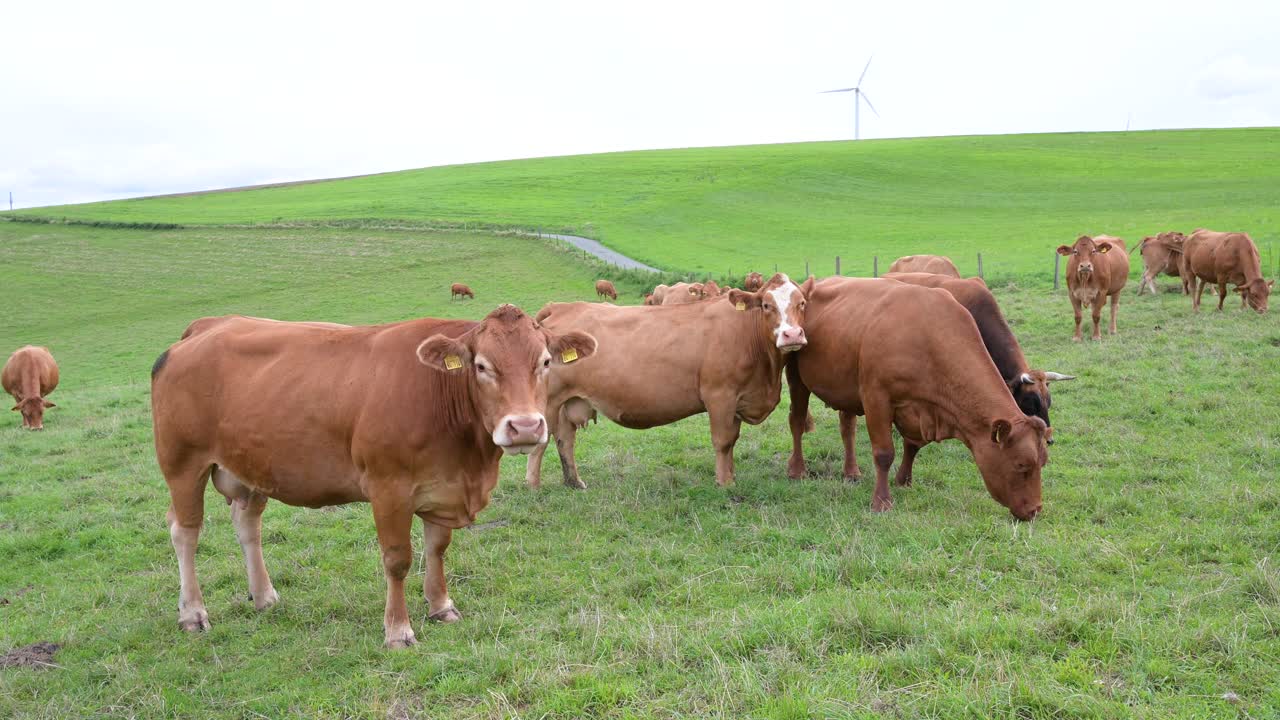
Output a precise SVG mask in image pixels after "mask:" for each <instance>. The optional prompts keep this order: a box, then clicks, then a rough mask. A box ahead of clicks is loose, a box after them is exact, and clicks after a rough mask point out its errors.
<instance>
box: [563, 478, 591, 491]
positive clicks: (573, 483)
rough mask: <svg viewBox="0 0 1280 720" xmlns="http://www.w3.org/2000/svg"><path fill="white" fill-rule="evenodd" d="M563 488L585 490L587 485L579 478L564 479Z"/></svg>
mask: <svg viewBox="0 0 1280 720" xmlns="http://www.w3.org/2000/svg"><path fill="white" fill-rule="evenodd" d="M564 484H565V487H571V488H573V489H574V490H586V489H587V484H586V483H584V482H582V479H581V478H565V481H564Z"/></svg>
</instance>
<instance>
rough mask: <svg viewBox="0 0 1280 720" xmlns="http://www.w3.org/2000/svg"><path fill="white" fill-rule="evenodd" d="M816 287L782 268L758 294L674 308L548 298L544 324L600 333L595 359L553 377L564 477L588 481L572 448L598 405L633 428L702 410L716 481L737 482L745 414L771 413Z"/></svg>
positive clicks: (537, 470) (574, 483) (536, 469)
mask: <svg viewBox="0 0 1280 720" xmlns="http://www.w3.org/2000/svg"><path fill="white" fill-rule="evenodd" d="M812 287H813V278H812V277H811V278H809V280H807V281H806V282H805V283H804V284H803V285H801V286H799V287H797V286H796V284H795V283H793V282H791V280H790V279H789V278H788V277H787V276H786V275H782V274H778V275H775V276H774V277H773V279H772V280H770V281H769V283H767V284H766V285H765V287H763V288H762V289H760V290H759V291H757V292H754V293H748V292H744V291H742V290H737V289H731V290H729V292H728V294H727V295H725V296H723V297H721V298H720V299H718V300H709V301H707V302H700V303H689V304H685V305H677V306H674V307H673V306H662V307H654V308H645V307H615V306H612V305H601V304H597V303H552V304H550V305H547V306H546V307H544V308H543V309H542V311H541V312H539V313H538V318H537V319H538V322H539V323H540V324H541V325H542V326H543V327H545V328H547V329H548V330H550V331H552V332H564V331H566V330H567V329H569V328H574V329H579V330H583V331H586V332H589V333H591V334H592V335H594V336H595V337H597V338H599V340H600V353H599V356H598V357H597V358H596V360H595V361H594V362H592V363H591V364H590V365H576V364H575V365H571V366H569V367H566V368H564V370H563V371H562V372H558V373H556V374H555V375H554V376H553V377H552V379H551V388H550V390H549V393H548V396H547V418H548V419H549V422H551V424H552V426H551V433H552V434H553V435H555V439H556V448H557V450H558V451H559V453H560V466H561V469H562V470H563V472H564V482H565V484H566V485H568V486H570V487H576V488H585V487H586V485H585V484H583V482H582V480H581V478H579V477H578V467H577V464H576V462H575V461H574V456H573V448H574V443H575V439H576V433H577V430H578V428H580V427H582V426H584V425H585V424H586V423H587V421H588V420H589V419H591V418H592V417H594V416H595V413H596V411H599V412H601V413H603V414H604V415H606V416H607V417H608V418H609V419H611V420H613V421H614V422H616V423H618V424H619V425H622V426H623V427H628V428H633V429H645V428H651V427H656V426H658V425H667V424H669V423H673V422H675V421H677V420H680V419H682V418H686V417H689V416H690V415H695V414H697V413H701V412H705V413H707V414H708V415H709V416H710V420H711V442H712V445H713V446H714V447H715V452H716V482H718V483H720V484H721V485H728V484H729V483H731V482H733V446H734V444H735V443H736V442H737V440H738V433H739V431H740V429H741V426H742V422H743V421H746V422H747V423H750V424H752V425H755V424H758V423H760V422H763V421H764V419H765V418H767V417H768V416H769V413H771V412H773V409H774V408H775V407H776V406H777V405H778V399H779V397H780V393H781V392H782V377H781V376H782V364H783V356H784V353H787V352H791V351H794V350H796V349H798V348H801V347H804V344H805V333H804V329H803V323H804V313H805V302H806V300H805V296H806V295H807V294H808V291H809V289H810V288H812ZM693 338H696V339H697V341H696V342H690V340H691V339H693ZM544 450H545V448H538V449H537V450H536V451H535V452H534V453H533V454H532V455H530V457H529V465H528V468H527V471H526V479H527V481H528V483H529V485H530V486H531V487H535V488H536V487H538V486H539V485H540V484H541V482H542V479H541V472H542V454H543V451H544Z"/></svg>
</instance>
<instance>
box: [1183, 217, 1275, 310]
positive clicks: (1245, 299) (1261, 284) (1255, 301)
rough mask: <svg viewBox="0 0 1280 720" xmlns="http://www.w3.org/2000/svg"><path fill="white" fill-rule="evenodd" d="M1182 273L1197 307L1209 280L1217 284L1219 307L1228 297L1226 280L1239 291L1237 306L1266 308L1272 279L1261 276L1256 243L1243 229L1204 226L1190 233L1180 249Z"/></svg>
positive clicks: (1257, 308) (1196, 307)
mask: <svg viewBox="0 0 1280 720" xmlns="http://www.w3.org/2000/svg"><path fill="white" fill-rule="evenodd" d="M1181 269H1182V274H1183V276H1184V277H1186V278H1187V280H1188V282H1189V283H1190V284H1191V286H1192V287H1191V288H1190V292H1191V293H1192V307H1193V308H1195V309H1196V310H1199V309H1200V298H1201V296H1202V295H1204V287H1205V285H1206V284H1208V283H1214V284H1216V285H1217V286H1218V309H1219V310H1221V309H1222V303H1223V302H1224V301H1225V300H1226V299H1227V283H1231V284H1232V285H1235V286H1236V290H1235V291H1236V292H1238V293H1240V295H1241V298H1240V307H1244V306H1245V305H1246V304H1247V305H1248V306H1249V307H1251V308H1253V309H1254V310H1256V311H1258V312H1260V313H1264V312H1266V311H1267V298H1268V297H1270V295H1271V287H1272V286H1273V285H1275V282H1276V281H1275V280H1272V281H1271V282H1267V281H1266V280H1265V279H1264V278H1263V277H1262V261H1261V259H1260V258H1259V256H1258V246H1256V245H1254V244H1253V239H1252V238H1250V237H1249V236H1248V235H1246V234H1245V233H1237V232H1214V231H1213V230H1205V229H1203V228H1201V229H1199V230H1196V231H1195V232H1193V233H1191V237H1189V238H1187V242H1186V243H1185V245H1184V250H1183V253H1182V268H1181Z"/></svg>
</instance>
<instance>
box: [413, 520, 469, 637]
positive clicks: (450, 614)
mask: <svg viewBox="0 0 1280 720" xmlns="http://www.w3.org/2000/svg"><path fill="white" fill-rule="evenodd" d="M422 538H423V540H425V541H426V542H425V543H424V547H423V550H422V565H423V568H424V570H425V572H423V575H422V594H423V596H425V597H426V598H427V619H428V620H432V621H435V622H442V623H451V622H457V621H459V620H461V619H462V613H460V612H458V609H457V608H456V607H454V606H453V601H452V600H450V599H449V587H448V585H446V584H445V579H444V551H445V550H448V549H449V542H450V541H452V540H453V530H451V529H449V528H447V527H441V526H440V525H433V524H432V523H430V522H427V519H426V518H425V517H424V518H422Z"/></svg>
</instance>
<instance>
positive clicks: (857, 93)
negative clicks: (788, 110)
mask: <svg viewBox="0 0 1280 720" xmlns="http://www.w3.org/2000/svg"><path fill="white" fill-rule="evenodd" d="M871 57H875V56H874V55H873V56H871ZM870 67H871V58H870V57H869V58H867V64H866V66H865V67H863V68H862V74H861V75H859V76H858V84H857V85H854V86H853V87H847V88H840V89H838V90H823V91H822V92H820V93H818V94H819V95H825V94H827V93H846V92H851V93H853V139H854V140H857V139H858V122H859V118H858V111H859V110H860V109H861V107H862V103H864V102H865V103H866V104H867V107H869V108H871V112H873V113H875V114H876V117H880V113H879V112H877V111H876V106H875V105H872V104H871V98H869V97H867V94H866V93H864V92H862V79H863V78H865V77H866V76H867V68H870Z"/></svg>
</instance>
